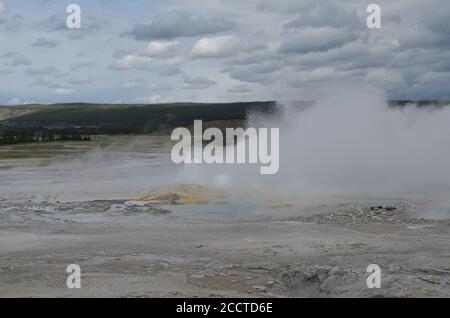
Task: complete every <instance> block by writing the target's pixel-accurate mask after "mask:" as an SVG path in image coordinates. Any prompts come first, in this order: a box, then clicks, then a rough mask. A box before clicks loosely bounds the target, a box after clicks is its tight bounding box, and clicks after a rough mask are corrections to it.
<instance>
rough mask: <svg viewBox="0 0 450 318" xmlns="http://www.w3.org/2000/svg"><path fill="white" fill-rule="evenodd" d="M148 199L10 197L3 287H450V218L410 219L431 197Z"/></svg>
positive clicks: (437, 291) (36, 293) (319, 290)
mask: <svg viewBox="0 0 450 318" xmlns="http://www.w3.org/2000/svg"><path fill="white" fill-rule="evenodd" d="M184 190H185V192H186V193H188V194H189V196H190V197H192V194H191V192H189V191H187V190H186V189H184ZM154 193H157V194H158V195H159V199H161V198H164V196H163V195H164V193H160V192H154ZM167 197H168V198H170V196H166V198H167ZM147 199H153V197H147ZM177 199H179V198H177ZM149 201H151V202H149ZM149 201H140V202H135V201H127V200H99V201H84V202H65V203H59V202H53V203H49V202H41V203H36V202H31V201H22V202H11V201H10V200H0V296H1V297H41V296H43V297H106V296H112V297H163V296H168V297H184V296H186V297H210V296H217V297H225V296H228V297H269V296H275V297H328V296H332V297H344V296H356V297H406V296H411V297H419V296H420V297H422V296H423V297H432V296H433V297H449V296H450V249H449V246H450V223H449V221H448V220H424V219H417V218H412V217H410V215H413V214H414V212H415V210H417V209H426V208H427V207H426V204H421V203H417V202H410V201H402V200H394V201H393V200H384V201H383V200H377V201H376V202H372V201H361V202H353V203H348V204H330V205H322V206H316V207H309V208H308V209H300V208H298V207H293V206H289V207H286V208H268V210H266V211H265V212H264V213H262V212H261V213H259V214H248V213H247V215H246V216H241V217H239V216H236V214H230V215H228V214H227V213H222V214H220V215H221V217H217V215H216V214H214V217H213V218H212V217H208V212H209V211H215V210H217V209H219V210H220V209H223V210H224V211H231V210H233V209H236V208H234V207H233V205H232V203H214V204H196V205H195V204H194V205H192V204H188V205H182V204H181V205H180V202H177V204H176V205H171V204H161V205H160V203H158V202H153V201H155V200H149ZM156 201H157V200H156ZM169 201H170V200H169ZM163 203H171V202H163ZM230 204H231V205H230ZM257 210H258V209H257ZM288 210H289V211H288ZM189 211H203V212H202V213H197V214H196V213H191V212H189ZM294 212H295V213H296V214H297V216H293V214H295V213H294ZM72 263H76V264H78V265H80V267H81V270H82V278H81V285H82V287H81V289H78V290H71V289H68V288H67V287H66V275H67V274H66V273H65V269H66V266H67V265H69V264H72ZM372 263H375V264H378V265H379V266H380V267H381V269H382V279H381V288H380V289H368V288H367V286H366V278H367V275H368V274H367V273H366V268H367V266H368V265H369V264H372Z"/></svg>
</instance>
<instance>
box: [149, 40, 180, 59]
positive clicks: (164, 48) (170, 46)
mask: <svg viewBox="0 0 450 318" xmlns="http://www.w3.org/2000/svg"><path fill="white" fill-rule="evenodd" d="M178 45H179V43H178V41H167V42H161V41H152V42H150V43H149V44H148V45H147V47H146V48H145V50H144V52H143V55H146V56H148V57H159V56H164V55H171V54H174V53H175V52H176V50H177V48H178Z"/></svg>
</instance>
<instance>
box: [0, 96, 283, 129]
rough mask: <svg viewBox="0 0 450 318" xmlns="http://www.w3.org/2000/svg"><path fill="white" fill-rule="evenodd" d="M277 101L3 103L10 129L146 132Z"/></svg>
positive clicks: (1, 120)
mask: <svg viewBox="0 0 450 318" xmlns="http://www.w3.org/2000/svg"><path fill="white" fill-rule="evenodd" d="M275 109H276V103H275V102H271V101H269V102H243V103H212V104H199V103H173V104H152V105H144V104H127V105H117V104H85V103H72V104H54V105H24V106H0V125H1V126H3V128H7V129H15V130H20V129H26V130H37V131H39V130H43V129H44V130H49V129H50V130H55V129H56V130H64V131H66V132H68V133H74V132H75V133H80V134H142V133H151V132H154V131H158V130H161V129H167V128H171V127H176V126H188V125H191V124H192V123H193V121H194V120H195V119H202V120H203V121H220V120H242V119H246V118H247V117H248V114H249V113H250V112H261V113H271V112H274V111H275Z"/></svg>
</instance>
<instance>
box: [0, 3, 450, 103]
mask: <svg viewBox="0 0 450 318" xmlns="http://www.w3.org/2000/svg"><path fill="white" fill-rule="evenodd" d="M72 3H73V4H78V5H79V6H80V8H81V29H69V28H68V27H67V25H66V19H67V17H68V16H69V13H66V8H67V6H68V5H69V4H72ZM370 3H376V4H378V5H379V6H380V8H381V23H382V25H381V28H380V29H369V28H368V27H367V25H366V19H367V17H368V15H369V13H367V12H366V8H367V6H368V5H369V4H370ZM449 17H450V1H448V0H429V1H423V0H396V1H388V0H372V1H360V0H341V1H328V0H322V1H316V0H276V1H273V0H245V1H243V0H195V1H194V0H192V1H191V0H155V1H153V0H147V1H144V0H133V1H126V0H70V1H65V0H0V104H3V105H19V104H27V103H56V102H94V103H162V102H176V101H192V102H232V101H249V100H302V99H309V98H310V96H309V94H310V92H311V90H312V89H316V90H320V87H321V86H322V85H330V83H342V82H348V83H364V84H368V85H373V86H376V87H379V88H381V89H383V90H384V91H385V92H386V96H387V97H388V98H390V99H450V50H449V49H450V18H449Z"/></svg>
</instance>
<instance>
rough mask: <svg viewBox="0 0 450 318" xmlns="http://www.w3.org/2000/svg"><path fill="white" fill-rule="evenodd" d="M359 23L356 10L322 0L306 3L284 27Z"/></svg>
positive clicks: (338, 25) (351, 24)
mask: <svg viewBox="0 0 450 318" xmlns="http://www.w3.org/2000/svg"><path fill="white" fill-rule="evenodd" d="M358 23H360V21H359V18H358V16H357V14H356V11H347V10H346V9H344V8H343V7H342V6H338V5H337V4H336V3H333V2H331V1H330V2H326V1H323V2H322V3H321V4H320V5H308V6H307V8H305V9H303V10H301V12H300V14H299V15H298V16H297V17H296V18H295V19H293V20H291V21H289V22H288V23H286V24H284V25H283V27H284V28H285V29H297V28H305V27H316V28H317V27H334V28H341V27H350V26H356V25H357V24H358Z"/></svg>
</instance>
